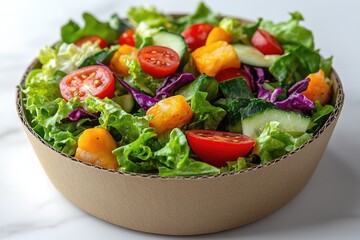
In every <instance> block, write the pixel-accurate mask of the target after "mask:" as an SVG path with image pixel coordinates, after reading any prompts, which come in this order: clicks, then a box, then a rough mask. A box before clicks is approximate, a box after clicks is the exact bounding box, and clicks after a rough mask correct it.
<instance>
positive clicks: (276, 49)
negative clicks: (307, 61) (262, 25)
mask: <svg viewBox="0 0 360 240" xmlns="http://www.w3.org/2000/svg"><path fill="white" fill-rule="evenodd" d="M251 44H252V45H253V46H254V47H256V48H257V49H258V50H259V51H260V52H262V53H263V54H278V55H282V54H284V50H283V49H282V47H281V44H280V43H279V42H278V40H277V39H276V38H275V37H274V36H273V35H271V34H270V33H269V32H267V31H265V30H263V29H258V30H256V32H255V33H254V35H253V37H252V38H251Z"/></svg>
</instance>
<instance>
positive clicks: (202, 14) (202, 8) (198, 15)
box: [176, 2, 220, 32]
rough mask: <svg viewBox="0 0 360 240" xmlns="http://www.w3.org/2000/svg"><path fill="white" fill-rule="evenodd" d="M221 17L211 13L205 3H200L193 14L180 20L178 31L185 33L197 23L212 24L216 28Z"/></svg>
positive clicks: (177, 21) (177, 22)
mask: <svg viewBox="0 0 360 240" xmlns="http://www.w3.org/2000/svg"><path fill="white" fill-rule="evenodd" d="M219 21H220V17H219V15H218V14H216V13H214V12H213V11H211V9H210V8H208V7H207V6H206V5H205V4H204V3H203V2H200V3H199V5H198V6H197V8H196V10H195V12H194V13H193V14H189V15H186V16H184V17H181V18H178V19H177V20H176V24H177V26H178V31H179V32H181V31H183V30H184V29H185V28H186V27H188V26H190V25H192V24H195V23H210V24H212V25H214V26H217V25H218V24H219Z"/></svg>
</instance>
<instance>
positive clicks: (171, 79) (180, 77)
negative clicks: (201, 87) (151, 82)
mask: <svg viewBox="0 0 360 240" xmlns="http://www.w3.org/2000/svg"><path fill="white" fill-rule="evenodd" d="M194 80H195V76H194V75H192V74H191V73H182V74H179V73H175V74H171V75H169V76H167V77H165V78H164V81H163V82H162V84H161V86H160V87H159V88H158V89H156V92H155V93H156V96H155V99H157V100H161V99H163V98H166V97H170V96H172V95H173V92H174V91H175V90H176V89H177V88H179V87H182V86H185V85H186V84H189V83H191V82H192V81H194Z"/></svg>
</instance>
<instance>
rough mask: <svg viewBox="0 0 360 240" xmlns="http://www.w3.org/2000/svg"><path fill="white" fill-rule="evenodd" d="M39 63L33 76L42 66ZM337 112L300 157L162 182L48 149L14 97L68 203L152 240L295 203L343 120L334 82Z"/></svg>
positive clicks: (242, 220) (213, 228) (227, 225)
mask: <svg viewBox="0 0 360 240" xmlns="http://www.w3.org/2000/svg"><path fill="white" fill-rule="evenodd" d="M38 65H39V62H38V60H35V61H34V62H33V63H32V64H31V65H30V66H29V67H28V69H27V70H26V72H25V74H24V76H23V79H22V82H21V83H20V84H24V81H25V79H26V76H27V74H28V73H29V72H30V71H31V70H32V69H33V68H34V67H35V66H38ZM331 78H332V80H333V81H334V85H333V90H334V92H335V93H336V94H335V95H334V96H335V97H334V99H333V101H334V106H335V111H334V112H333V113H332V114H331V116H330V117H329V118H328V120H327V121H326V123H325V124H324V126H323V127H322V128H321V129H320V131H319V132H318V133H317V134H316V135H315V136H314V137H313V138H312V139H311V140H310V141H309V142H307V143H306V144H304V145H303V146H302V147H301V148H299V149H298V150H296V151H294V152H291V153H289V154H286V155H284V156H283V157H281V158H279V159H276V160H275V161H273V162H270V163H268V164H266V165H259V166H257V167H253V168H249V169H246V170H242V171H240V172H229V173H222V174H217V175H209V176H197V177H159V176H156V175H148V174H135V173H123V172H117V171H113V170H107V169H103V168H100V167H96V166H93V165H90V164H86V163H83V162H80V161H78V160H77V159H75V158H73V157H69V156H67V155H65V154H63V153H61V152H59V151H57V150H56V149H54V148H53V147H52V146H50V145H49V144H48V143H46V142H45V141H44V140H43V139H42V138H41V137H40V136H39V135H38V134H37V133H36V132H35V131H34V130H33V129H32V128H31V126H30V125H29V122H28V120H27V119H26V116H25V112H24V109H23V106H22V102H23V101H22V97H23V96H22V92H21V91H20V90H19V89H18V90H17V95H16V106H17V112H18V114H19V117H20V119H21V122H22V125H23V128H24V130H25V133H26V135H27V136H28V138H29V140H30V142H31V144H32V146H33V148H34V150H35V153H36V155H37V156H38V158H39V160H40V162H41V165H42V166H43V168H44V170H45V172H46V173H47V175H48V177H49V179H50V180H51V181H52V183H53V184H54V186H55V187H56V188H57V189H58V190H59V192H60V193H62V194H63V195H64V197H66V198H67V199H68V200H69V201H70V202H72V203H73V204H74V205H76V206H77V207H79V208H80V209H82V210H84V211H85V212H88V213H90V214H91V215H94V216H96V217H98V218H100V219H103V220H105V221H108V222H111V223H113V224H116V225H119V226H122V227H126V228H130V229H134V230H138V231H144V232H149V233H157V234H167V235H195V234H206V233H213V232H219V231H224V230H227V229H232V228H236V227H239V226H242V225H245V224H248V223H251V222H254V221H256V220H259V219H261V218H263V217H265V216H267V215H269V214H271V213H272V212H274V211H276V210H277V209H279V208H281V207H282V206H284V205H285V204H287V203H288V202H290V201H291V200H292V199H293V198H294V197H295V196H296V195H297V194H298V193H299V192H300V191H301V189H302V188H303V187H304V186H305V184H306V183H307V182H308V181H309V179H310V178H311V176H312V174H313V172H314V171H315V169H316V167H317V165H318V163H319V161H320V159H321V157H322V155H323V152H324V150H325V149H326V146H327V144H328V142H329V140H330V137H331V134H332V132H333V130H334V127H335V125H336V123H337V120H338V118H339V115H340V112H341V109H342V106H343V102H344V92H343V87H342V84H341V81H340V78H339V76H338V75H337V74H336V72H335V70H333V71H332V75H331Z"/></svg>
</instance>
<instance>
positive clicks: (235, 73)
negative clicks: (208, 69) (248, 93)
mask: <svg viewBox="0 0 360 240" xmlns="http://www.w3.org/2000/svg"><path fill="white" fill-rule="evenodd" d="M237 77H243V78H244V79H245V80H246V83H247V85H248V86H249V88H250V89H251V83H250V79H249V77H248V76H247V74H246V73H245V71H244V70H242V69H241V68H226V69H223V70H221V71H220V72H218V73H217V74H216V76H215V78H216V81H218V82H222V81H225V80H229V79H232V78H237Z"/></svg>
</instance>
